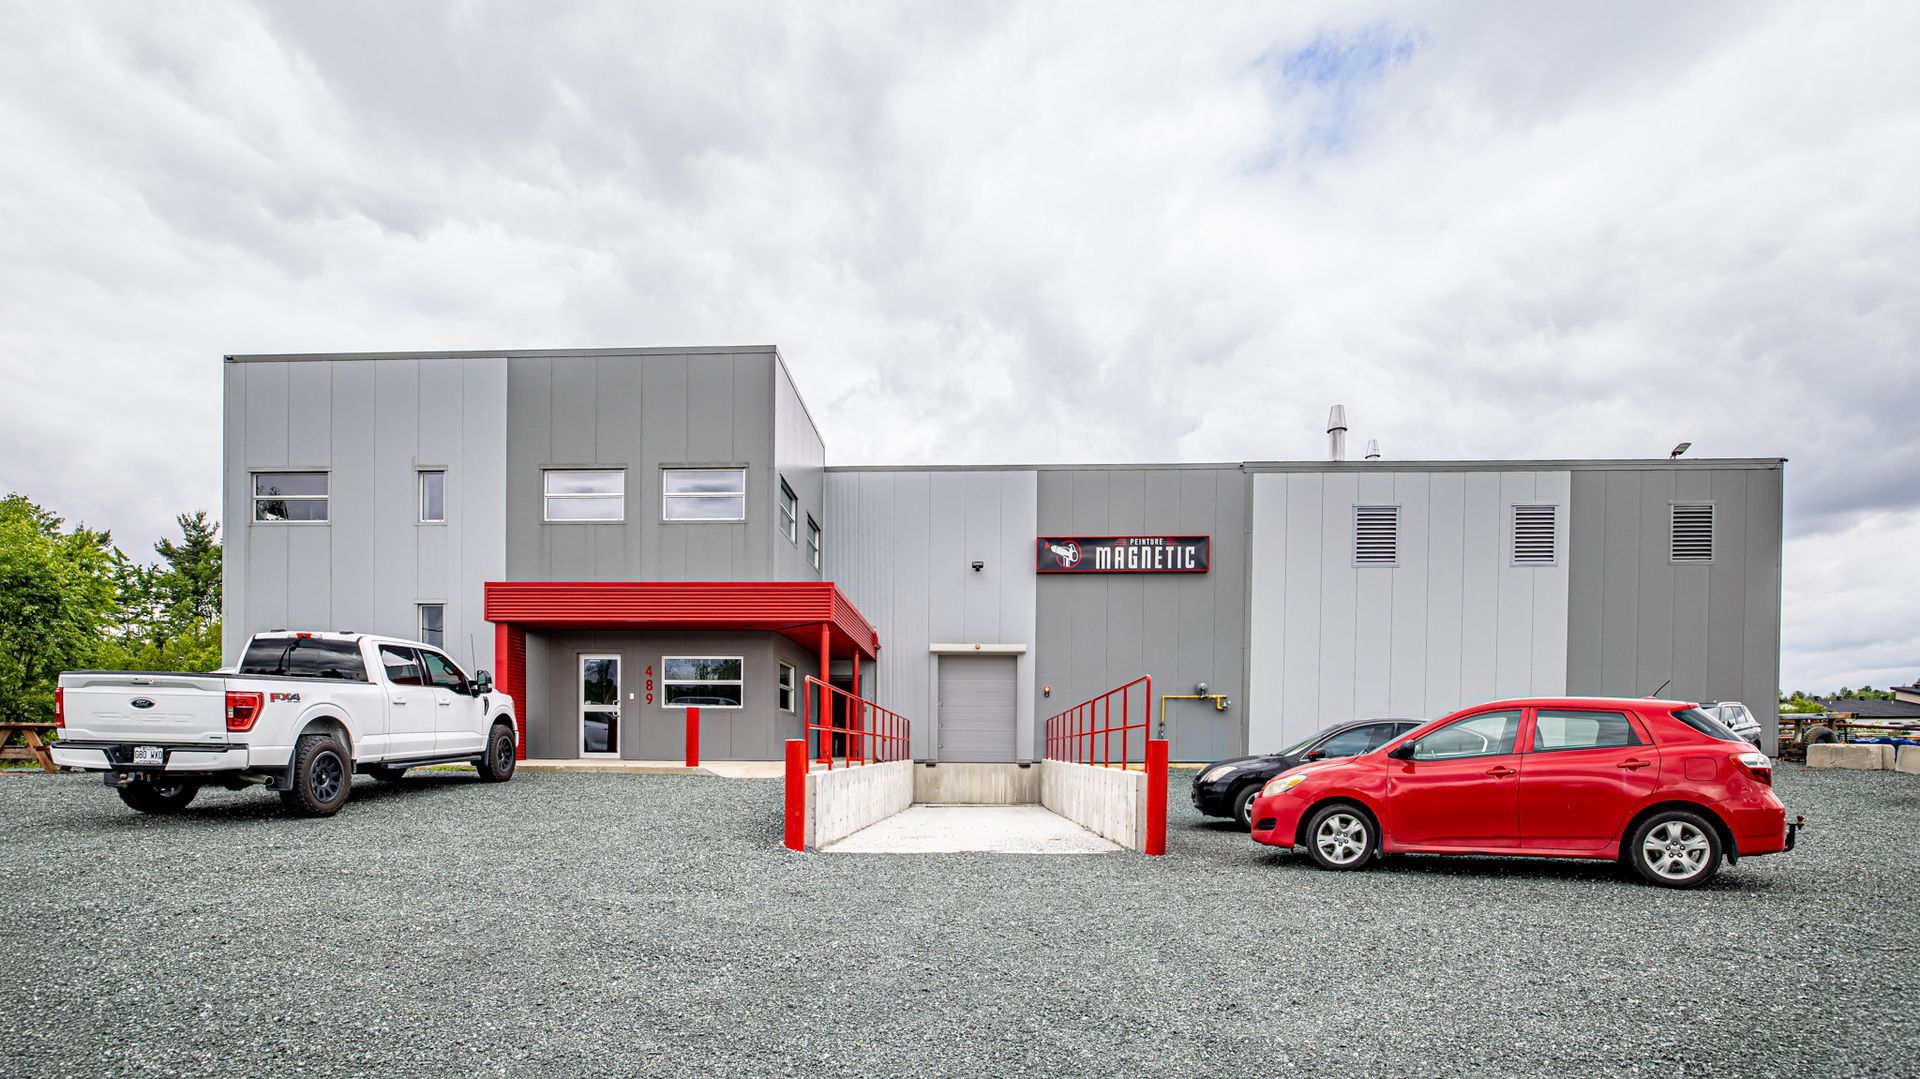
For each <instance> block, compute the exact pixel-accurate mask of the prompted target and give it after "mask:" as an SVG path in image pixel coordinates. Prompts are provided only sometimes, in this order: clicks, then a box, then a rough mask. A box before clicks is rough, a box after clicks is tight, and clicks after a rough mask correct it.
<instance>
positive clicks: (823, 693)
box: [819, 622, 833, 761]
mask: <svg viewBox="0 0 1920 1079" xmlns="http://www.w3.org/2000/svg"><path fill="white" fill-rule="evenodd" d="M832 684H833V627H832V626H830V625H828V624H827V623H825V622H822V623H820V720H819V723H820V726H821V727H823V728H826V729H824V730H822V731H821V732H820V759H821V760H823V761H824V760H829V759H831V758H832V756H833V694H832V693H829V692H828V691H827V687H828V686H830V685H832Z"/></svg>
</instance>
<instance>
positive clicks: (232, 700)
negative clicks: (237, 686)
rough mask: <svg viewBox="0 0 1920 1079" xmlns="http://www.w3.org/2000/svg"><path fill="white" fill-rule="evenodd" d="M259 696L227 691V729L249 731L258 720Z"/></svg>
mask: <svg viewBox="0 0 1920 1079" xmlns="http://www.w3.org/2000/svg"><path fill="white" fill-rule="evenodd" d="M260 699H261V698H260V694H258V693H238V692H235V691H233V690H228V691H227V729H228V730H230V731H250V730H252V729H253V722H254V720H257V719H259V718H260Z"/></svg>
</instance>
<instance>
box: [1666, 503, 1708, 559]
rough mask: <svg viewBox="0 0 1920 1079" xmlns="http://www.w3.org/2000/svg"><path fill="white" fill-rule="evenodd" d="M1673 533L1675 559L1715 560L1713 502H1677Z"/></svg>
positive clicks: (1674, 511)
mask: <svg viewBox="0 0 1920 1079" xmlns="http://www.w3.org/2000/svg"><path fill="white" fill-rule="evenodd" d="M1671 535H1672V548H1671V550H1672V559H1673V561H1675V562H1711V561H1713V503H1711V502H1693V503H1675V504H1674V506H1673V524H1672V532H1671Z"/></svg>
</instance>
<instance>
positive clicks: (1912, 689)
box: [1893, 683, 1920, 704]
mask: <svg viewBox="0 0 1920 1079" xmlns="http://www.w3.org/2000/svg"><path fill="white" fill-rule="evenodd" d="M1893 699H1894V700H1896V701H1905V702H1906V703H1908V704H1920V683H1916V684H1914V685H1911V686H1894V687H1893Z"/></svg>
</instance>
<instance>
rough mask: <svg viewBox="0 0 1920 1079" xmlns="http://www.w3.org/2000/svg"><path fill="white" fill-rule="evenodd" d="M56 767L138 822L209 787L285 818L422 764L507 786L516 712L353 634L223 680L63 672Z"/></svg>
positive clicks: (249, 656)
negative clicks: (284, 809) (463, 767)
mask: <svg viewBox="0 0 1920 1079" xmlns="http://www.w3.org/2000/svg"><path fill="white" fill-rule="evenodd" d="M54 700H55V704H54V712H55V717H56V723H57V726H58V727H59V734H58V739H59V740H58V741H56V742H55V743H54V745H53V760H54V763H56V764H62V765H65V766H67V767H69V768H80V769H85V770H87V771H93V772H104V773H105V774H106V782H107V786H110V787H113V788H114V789H116V790H118V791H119V792H120V798H121V800H122V801H124V802H126V803H127V804H128V805H129V806H132V807H133V808H134V809H137V810H139V811H140V812H142V813H172V812H175V811H177V810H180V809H182V808H185V806H186V805H187V803H189V802H191V801H193V798H194V795H196V794H198V793H199V791H200V788H201V787H202V786H204V785H206V784H209V783H212V784H217V785H220V786H224V787H227V788H229V789H234V790H238V789H240V788H243V787H246V786H249V785H256V784H257V785H263V786H266V787H267V788H269V789H271V790H276V791H279V792H280V797H281V799H282V800H283V801H284V802H285V803H286V804H287V806H288V807H289V808H290V809H292V810H294V811H295V812H298V813H301V814H303V815H306V816H316V817H325V816H331V815H332V814H334V813H337V812H339V810H340V807H341V806H343V805H345V804H346V801H347V792H348V791H349V789H350V788H351V787H352V786H353V775H354V773H355V772H362V773H366V774H370V775H372V776H374V777H375V778H377V779H383V780H396V779H399V778H400V777H401V776H402V775H404V774H405V773H406V770H407V769H408V768H411V767H413V766H414V765H420V764H443V763H453V762H463V763H471V764H473V765H475V766H477V767H478V768H479V771H480V777H481V778H482V779H485V780H487V781H489V782H494V783H504V782H505V781H507V780H508V779H511V778H512V777H513V766H514V745H515V739H516V738H517V733H516V732H517V730H518V728H517V725H516V724H515V722H514V713H513V700H512V698H510V697H508V696H507V695H506V694H504V693H496V692H494V689H493V682H492V679H491V678H489V677H488V675H487V672H485V671H480V672H478V673H477V674H476V675H475V676H474V677H473V678H471V679H470V678H468V677H467V675H466V674H465V673H464V672H462V671H461V670H460V667H459V666H458V665H457V664H455V663H454V662H453V661H452V660H451V659H448V658H447V656H446V654H445V653H443V652H441V651H439V650H438V649H436V648H434V647H433V646H432V645H427V644H421V643H420V642H418V641H406V640H400V639H398V638H394V637H375V636H370V635H367V634H361V633H289V632H273V633H262V634H259V635H257V636H255V637H254V638H253V639H252V640H251V641H249V642H247V649H246V652H245V653H244V654H243V655H242V657H241V659H240V663H239V665H238V666H237V667H235V668H234V669H233V673H231V674H226V673H215V674H164V673H158V672H149V671H69V672H67V673H65V674H62V675H61V676H60V686H59V689H58V690H57V691H56V693H55V698H54Z"/></svg>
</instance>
